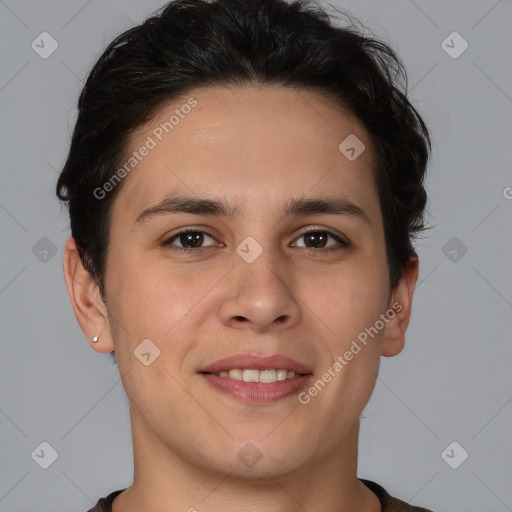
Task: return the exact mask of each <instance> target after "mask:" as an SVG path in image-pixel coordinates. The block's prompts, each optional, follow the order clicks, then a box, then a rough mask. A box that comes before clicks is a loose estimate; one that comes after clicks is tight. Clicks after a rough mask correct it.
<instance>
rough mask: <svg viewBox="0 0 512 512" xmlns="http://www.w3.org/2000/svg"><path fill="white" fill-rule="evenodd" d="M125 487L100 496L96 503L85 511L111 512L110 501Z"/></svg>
mask: <svg viewBox="0 0 512 512" xmlns="http://www.w3.org/2000/svg"><path fill="white" fill-rule="evenodd" d="M124 490H125V489H120V490H118V491H114V492H111V493H110V494H109V495H108V496H105V497H104V498H100V500H99V501H98V503H96V505H94V507H92V508H91V509H89V510H88V511H87V512H112V502H113V501H114V498H115V497H116V496H117V495H118V494H121V493H122V492H123V491H124Z"/></svg>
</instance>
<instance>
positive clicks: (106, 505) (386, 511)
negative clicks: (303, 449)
mask: <svg viewBox="0 0 512 512" xmlns="http://www.w3.org/2000/svg"><path fill="white" fill-rule="evenodd" d="M359 480H360V481H361V482H363V484H365V485H366V487H368V488H369V489H370V490H371V491H372V492H373V493H374V494H376V495H377V498H379V501H380V504H381V506H382V510H381V512H432V511H431V510H428V509H426V508H420V507H413V506H412V505H408V504H407V503H405V501H402V500H399V499H398V498H393V497H392V496H390V495H389V494H388V493H387V492H386V490H385V489H384V488H383V487H381V486H380V485H379V484H376V483H375V482H372V481H370V480H363V479H362V478H360V479H359ZM124 490H125V489H121V490H119V491H114V492H113V493H111V494H109V495H108V496H107V497H106V498H101V499H100V500H99V501H98V503H97V504H96V506H95V507H93V508H91V509H90V510H88V511H87V512H112V502H113V501H114V498H115V497H116V496H117V495H118V494H121V493H122V492H123V491H124Z"/></svg>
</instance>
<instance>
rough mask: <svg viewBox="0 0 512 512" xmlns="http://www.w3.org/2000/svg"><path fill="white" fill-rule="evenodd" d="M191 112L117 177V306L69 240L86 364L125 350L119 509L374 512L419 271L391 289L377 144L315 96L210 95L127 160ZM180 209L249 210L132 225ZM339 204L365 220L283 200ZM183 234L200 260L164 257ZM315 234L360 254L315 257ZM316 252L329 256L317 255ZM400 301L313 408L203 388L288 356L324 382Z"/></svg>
mask: <svg viewBox="0 0 512 512" xmlns="http://www.w3.org/2000/svg"><path fill="white" fill-rule="evenodd" d="M191 96H192V97H194V98H195V99H196V100H197V102H198V104H197V106H196V107H194V108H193V109H192V110H191V112H190V113H189V114H188V115H187V116H185V118H184V119H181V120H180V123H179V125H177V126H175V127H174V129H173V130H172V132H170V133H169V134H168V135H166V136H165V137H164V138H163V140H162V141H161V142H159V143H158V145H157V146H156V147H155V148H154V149H152V150H151V151H150V152H149V154H148V155H147V156H146V157H145V158H144V159H143V160H142V161H141V162H140V163H139V164H138V166H137V167H136V168H135V169H134V170H133V171H132V172H131V173H130V174H129V176H127V177H126V178H125V180H126V181H125V182H124V183H123V186H122V189H121V190H120V193H119V196H118V197H117V198H116V200H115V202H114V204H113V209H112V223H111V239H110V243H109V250H108V257H107V265H106V281H105V286H106V296H107V304H108V308H107V306H106V305H105V304H104V303H103V302H102V301H101V299H100V294H99V290H98V287H97V285H96V283H95V281H94V279H92V278H91V276H90V275H89V274H88V273H87V271H86V270H85V269H84V267H83V266H82V264H81V262H80V258H79V256H78V253H77V251H76V247H75V244H74V240H73V239H72V238H70V239H69V240H68V242H67V244H66V248H65V256H64V275H65V279H66V283H67V287H68V291H69V295H70V298H71V302H72V305H73V309H74V312H75V315H76V318H77V320H78V322H79V324H80V326H81V328H82V330H83V331H84V333H85V334H86V336H87V337H88V338H89V339H91V338H92V337H93V336H94V335H98V334H99V341H98V342H97V343H92V342H90V343H91V347H92V348H93V349H94V350H96V351H97V352H101V353H108V352H112V351H113V350H115V353H116V358H117V360H118V364H119V370H120V374H121V376H122V382H123V386H124V389H125V391H126V393H127V396H128V398H129V401H130V416H131V424H132V433H133V445H134V460H135V468H134V469H135V471H134V482H133V484H132V485H131V486H130V487H129V488H128V489H127V490H126V491H124V492H123V493H121V494H120V495H119V496H118V497H117V498H116V499H115V500H114V504H113V510H114V512H131V511H136V510H153V511H155V512H159V511H166V512H169V511H186V510H193V509H191V507H194V508H195V509H197V510H205V511H206V510H207V511H215V512H217V511H219V512H220V511H222V512H229V511H240V510H247V511H263V510H264V511H266V512H274V511H276V512H277V511H279V512H292V511H297V510H321V511H325V512H335V511H336V512H344V511H347V512H348V511H353V510H363V511H368V512H370V511H371V512H374V511H379V510H380V504H379V501H378V499H377V497H376V496H375V495H374V494H373V493H372V492H371V491H370V490H369V489H368V488H367V487H366V486H364V485H363V484H362V483H361V482H360V481H359V480H358V479H357V443H358V434H359V416H360V414H361V412H362V411H363V409H364V407H365V405H366V404H367V402H368V400H369V398H370V396H371V393H372V391H373V389H374V386H375V382H376V377H377V373H378V368H379V362H380V356H381V355H382V356H387V357H390V356H394V355H396V354H398V353H399V352H400V351H401V350H402V349H403V346H404V342H405V332H406V329H407V325H408V323H409V318H410V313H411V303H412V296H413V291H414V286H415V283H416V280H417V276H418V262H417V261H416V260H414V261H411V263H410V265H409V266H408V269H407V271H406V273H405V275H404V277H403V279H402V281H401V282H400V283H399V285H398V286H397V287H396V289H394V290H391V289H390V284H389V273H388V267H387V260H386V252H385V239H384V230H383V222H382V214H381V211H380V206H379V200H378V195H377V189H376V184H375V182H374V178H373V174H372V163H373V162H372V158H373V145H372V142H371V140H370V137H369V134H368V133H367V132H366V131H365V129H364V127H363V125H362V124H361V123H360V122H359V121H358V120H357V119H356V118H354V117H353V116H351V115H350V114H348V113H347V112H345V111H343V110H342V109H341V108H338V107H335V106H334V105H333V104H332V103H330V102H329V101H328V100H326V99H325V98H322V97H321V96H319V95H317V94H315V93H313V92H307V91H300V92H299V91H295V90H292V89H285V88H281V87H277V86H276V87H270V86H265V87H260V88H256V87H236V88H227V87H216V88H207V89H196V90H194V91H193V92H192V93H190V94H189V95H188V96H187V97H186V98H185V99H184V100H182V101H174V102H173V103H172V104H168V105H165V106H164V107H162V108H161V109H160V110H159V112H158V114H157V117H156V118H155V119H154V120H153V121H152V122H151V123H148V124H147V125H145V126H143V127H141V128H140V129H139V130H137V131H136V133H135V135H134V137H133V138H132V140H131V144H130V147H131V150H136V149H138V148H140V147H141V145H143V144H144V141H145V140H146V138H147V136H148V135H150V134H151V131H152V130H153V129H154V128H155V127H156V126H158V125H159V124H160V123H161V122H163V121H165V120H168V119H169V117H170V115H171V114H172V113H173V111H174V110H175V109H176V108H180V106H181V105H183V104H185V103H186V99H187V98H189V97H191ZM351 133H354V134H356V135H357V137H358V138H359V139H360V140H362V141H363V142H364V144H365V145H366V150H365V151H364V152H363V153H362V154H361V155H360V156H359V157H358V158H357V159H356V160H354V161H352V162H351V161H349V160H348V159H347V158H346V157H345V156H344V155H343V154H341V152H340V151H339V150H338V145H339V144H340V143H341V142H342V141H343V140H344V139H345V138H346V137H347V136H348V135H349V134H351ZM175 194H190V195H192V196H194V197H208V198H214V199H219V200H223V201H229V202H230V203H232V204H234V205H238V206H239V207H240V208H241V209H242V211H241V213H240V215H239V216H237V217H216V216H206V215H192V214H189V213H178V214H176V213H173V214H164V215H160V216H157V217H154V218H151V219H148V220H147V221H146V222H144V223H142V224H136V223H135V219H136V218H137V216H138V215H139V214H140V212H142V211H143V210H144V209H146V208H148V207H150V206H153V205H154V204H156V203H158V202H160V201H161V200H162V199H164V198H165V197H168V196H172V195H175ZM339 196H344V197H345V198H348V199H349V200H350V201H352V202H353V203H355V204H356V205H357V206H359V207H360V208H361V209H362V210H363V211H364V212H365V214H366V215H367V217H368V219H369V221H370V222H369V223H365V222H363V221H361V220H360V219H358V218H356V217H353V216H349V215H329V214H316V215H313V214H308V215H301V216H298V217H285V216H283V209H284V206H285V204H286V202H287V201H288V200H290V199H295V198H324V199H325V198H331V197H339ZM187 226H192V227H194V228H197V230H198V231H201V230H202V231H203V232H204V233H206V234H208V235H210V236H206V235H205V236H204V238H203V239H202V242H201V241H200V242H199V243H198V244H196V247H200V246H201V243H202V247H204V248H205V250H204V252H203V253H199V254H197V253H196V254H192V255H184V254H181V253H178V252H177V251H176V250H173V249H172V248H171V247H183V246H186V242H187V239H186V238H185V239H184V238H183V237H182V238H181V239H180V237H177V238H175V239H174V242H173V243H174V246H167V247H165V246H162V245H161V244H162V242H163V241H165V240H167V239H169V238H171V237H172V236H173V235H175V234H176V233H177V232H178V231H179V230H180V229H182V228H184V227H187ZM305 229H315V230H316V231H321V232H322V233H323V234H324V235H325V231H329V232H332V233H334V234H335V235H341V236H342V237H345V239H348V240H349V241H350V244H351V245H350V246H349V247H343V246H342V245H340V243H339V242H338V241H337V240H336V239H334V238H328V239H326V241H325V242H323V243H322V242H321V243H318V242H315V241H314V240H313V241H312V240H311V237H307V236H302V235H303V233H302V232H303V230H305ZM248 236H251V237H253V238H254V239H255V240H256V241H257V242H258V243H259V245H260V246H261V247H262V248H263V252H262V253H261V254H260V256H259V257H257V259H256V260H255V261H254V262H252V263H247V262H246V261H245V260H244V259H242V258H241V257H240V256H239V254H238V253H237V252H236V248H237V246H239V244H241V242H242V241H243V240H244V239H245V238H246V237H248ZM210 237H211V238H210ZM315 244H316V245H315ZM324 245H326V246H328V248H335V249H336V250H332V251H330V252H323V253H322V252H321V251H320V250H319V249H321V248H322V247H324ZM188 247H193V244H192V245H190V244H189V245H188ZM315 251H316V252H315ZM395 302H398V303H400V305H401V306H402V309H401V311H400V312H399V313H397V314H396V316H395V317H394V318H393V319H390V320H389V321H388V322H387V323H386V324H385V326H384V328H383V329H381V330H380V331H379V333H378V335H376V336H375V337H374V338H373V339H370V341H369V342H368V344H367V345H366V346H364V347H363V348H362V350H361V351H360V352H359V353H358V354H357V355H355V356H354V357H353V359H352V360H351V361H350V362H349V363H348V364H347V365H346V366H345V367H344V368H343V370H342V371H341V372H339V373H338V374H337V375H336V377H335V378H333V379H332V380H331V382H329V383H328V384H327V385H326V386H325V388H324V389H323V390H322V391H321V392H320V393H318V395H317V396H315V397H313V398H312V399H311V401H310V402H309V403H308V404H307V405H301V404H300V403H299V402H298V400H297V395H292V396H290V397H288V398H285V399H282V400H279V401H277V402H273V403H267V404H264V405H248V404H245V403H242V402H240V401H237V400H235V399H234V398H231V397H230V396H226V395H223V394H221V393H220V392H219V391H217V390H215V389H214V388H212V387H211V386H210V385H209V384H208V383H207V382H206V381H205V379H204V378H203V377H202V376H200V375H199V374H198V373H197V371H198V370H199V369H200V368H202V367H204V366H205V365H207V364H210V363H213V362H214V361H216V360H217V359H219V358H221V357H225V356H228V355H232V354H237V353H247V354H255V355H268V354H285V355H287V356H289V357H292V358H294V359H296V360H298V361H301V362H303V363H305V364H306V365H308V366H310V367H311V368H312V369H313V373H314V380H317V379H318V378H319V377H320V376H321V375H322V374H323V373H324V372H325V371H326V370H327V369H328V368H329V367H330V366H332V364H333V362H334V361H335V360H336V358H337V357H338V356H340V355H343V354H344V353H345V352H346V351H347V350H348V349H349V348H350V345H351V343H352V341H353V340H354V339H355V338H356V337H357V335H358V334H359V333H360V332H361V331H363V330H364V329H365V328H367V327H369V326H373V325H374V324H375V322H376V320H377V319H378V318H379V315H380V314H382V313H384V312H385V311H386V310H387V309H389V308H390V307H391V305H392V304H393V303H395ZM147 338H149V339H151V340H152V342H153V343H154V344H155V345H156V346H158V348H159V349H160V356H159V357H158V358H156V359H155V360H154V362H152V363H151V364H150V365H149V366H145V365H144V364H141V362H140V360H139V359H138V358H137V357H135V355H134V353H133V352H134V350H135V349H136V347H137V346H138V345H139V344H140V343H141V341H142V340H144V339H147ZM247 442H251V443H253V444H254V445H255V446H256V447H257V449H258V450H259V452H260V453H261V455H262V457H261V459H260V460H259V461H258V462H257V463H256V464H255V465H254V466H252V467H246V466H245V465H244V464H242V463H241V462H240V460H239V459H238V458H237V452H238V451H239V450H240V449H241V448H242V447H243V446H244V445H245V444H246V443H247Z"/></svg>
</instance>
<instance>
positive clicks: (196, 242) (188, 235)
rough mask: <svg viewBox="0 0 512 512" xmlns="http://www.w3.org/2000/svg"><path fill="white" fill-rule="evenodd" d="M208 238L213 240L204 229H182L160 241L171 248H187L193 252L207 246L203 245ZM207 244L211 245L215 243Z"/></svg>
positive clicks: (185, 249)
mask: <svg viewBox="0 0 512 512" xmlns="http://www.w3.org/2000/svg"><path fill="white" fill-rule="evenodd" d="M208 238H209V239H210V240H212V241H213V242H215V240H214V238H213V237H212V236H211V235H209V234H208V233H205V232H204V231H199V230H193V229H187V230H184V231H180V232H179V233H176V234H175V235H174V236H172V237H171V238H168V239H167V240H165V241H164V242H162V245H163V246H171V247H172V248H173V249H177V250H180V251H187V249H188V250H189V252H194V250H196V251H197V250H201V249H204V248H206V247H208V245H206V246H204V245H203V244H204V243H205V241H207V239H208ZM209 245H210V246H211V245H215V244H209Z"/></svg>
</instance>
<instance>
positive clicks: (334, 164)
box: [113, 86, 378, 219]
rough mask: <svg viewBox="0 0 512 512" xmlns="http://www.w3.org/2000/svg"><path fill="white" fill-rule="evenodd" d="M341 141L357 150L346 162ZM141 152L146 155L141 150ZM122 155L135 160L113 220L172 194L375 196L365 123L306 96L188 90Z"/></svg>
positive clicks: (274, 90)
mask: <svg viewBox="0 0 512 512" xmlns="http://www.w3.org/2000/svg"><path fill="white" fill-rule="evenodd" d="M354 137H356V138H355V139H354ZM346 140H348V141H349V142H352V144H349V145H352V146H354V144H353V142H354V141H356V144H360V146H358V147H356V149H358V150H361V147H363V146H361V144H364V147H365V149H364V150H363V151H362V153H361V154H360V155H359V156H358V157H357V158H356V159H355V160H352V161H351V160H350V159H349V158H347V156H346V154H344V153H343V152H342V150H346V145H347V144H344V141H346ZM357 141H359V142H357ZM340 144H341V145H342V146H341V147H340ZM145 146H146V147H150V149H149V150H145V151H143V148H144V147H145ZM142 152H143V153H145V156H141V153H142ZM134 153H138V155H137V157H134V156H133V154H134ZM130 155H132V157H131V158H132V159H133V158H136V159H137V162H136V165H135V166H134V168H133V170H130V172H129V175H127V176H126V177H125V178H124V179H125V180H126V183H124V184H123V189H122V190H121V191H120V194H119V196H118V197H117V199H116V201H115V202H114V208H113V217H114V216H116V211H117V212H119V211H122V212H123V214H126V213H129V215H130V216H131V217H133V219H135V217H136V215H137V213H138V212H140V211H141V210H142V209H144V208H147V207H148V206H150V205H151V204H153V203H156V202H158V201H160V200H162V199H163V198H164V197H167V196H169V195H170V194H172V193H187V194H191V195H198V196H201V197H205V196H211V197H216V198H227V199H229V201H230V202H232V203H237V204H240V205H242V206H243V205H245V206H249V205H251V204H254V205H257V204H258V203H260V206H261V202H262V201H264V202H267V203H268V202H269V201H270V200H271V199H272V200H273V201H274V202H275V201H279V200H281V199H282V200H283V201H285V200H287V199H290V198H295V197H299V196H300V197H303V196H307V195H308V194H310V195H311V194H313V195H316V196H318V195H319V194H320V195H326V194H329V193H332V192H340V193H343V194H344V195H345V196H346V197H348V198H349V199H351V200H353V201H354V202H358V201H359V202H361V201H363V199H364V197H363V196H367V195H368V194H369V193H373V194H374V196H375V194H376V189H375V183H374V179H373V170H372V167H373V145H372V142H371V140H370V137H369V135H368V133H367V132H366V130H365V129H364V126H363V125H362V123H361V122H360V121H359V120H358V119H357V118H355V117H354V116H353V115H351V114H350V113H349V112H348V111H347V110H344V109H343V108H342V107H341V106H340V105H337V104H335V103H334V102H333V101H328V100H327V99H325V98H323V97H321V96H320V95H319V94H317V93H314V92H310V91H303V90H295V89H290V88H284V87H277V86H272V87H270V86H265V87H258V88H257V87H236V88H234V87H230V88H228V87H215V88H212V87H209V88H204V89H195V90H193V91H191V92H190V93H189V94H188V95H186V96H183V97H182V98H180V99H179V100H175V101H173V102H172V103H168V104H165V105H163V106H162V107H161V108H160V109H159V110H158V112H157V114H156V116H155V117H154V118H153V119H152V120H151V121H150V122H149V123H147V124H146V125H144V126H141V127H140V128H139V129H138V130H136V132H135V133H134V135H133V136H132V138H131V140H130V144H129V151H128V154H127V155H126V159H125V162H126V161H128V159H129V158H130ZM128 167H129V166H128ZM370 206H371V205H370ZM370 213H371V212H370ZM377 213H378V212H375V214H377Z"/></svg>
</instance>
